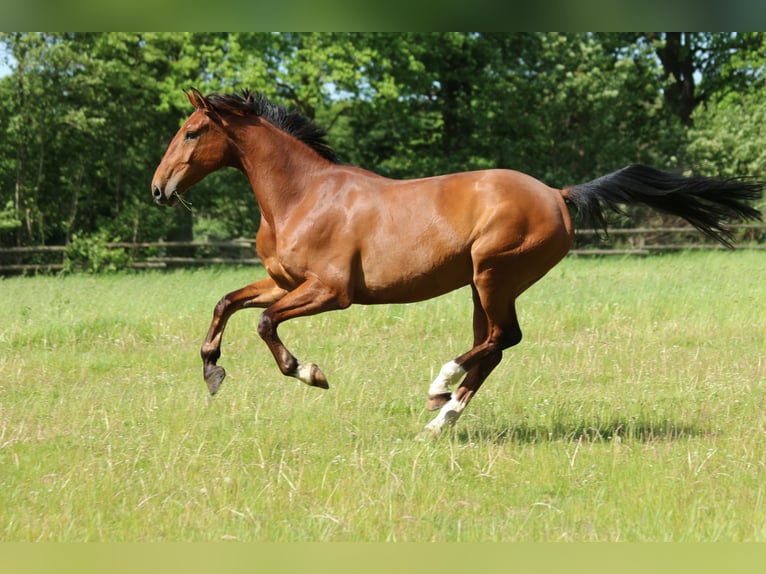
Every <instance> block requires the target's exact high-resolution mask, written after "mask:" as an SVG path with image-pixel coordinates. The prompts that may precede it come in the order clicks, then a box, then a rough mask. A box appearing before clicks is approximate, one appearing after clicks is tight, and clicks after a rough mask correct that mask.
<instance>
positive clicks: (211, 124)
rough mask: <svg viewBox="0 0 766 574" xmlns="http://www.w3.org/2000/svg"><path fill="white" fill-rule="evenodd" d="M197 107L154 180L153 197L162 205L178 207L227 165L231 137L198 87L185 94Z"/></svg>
mask: <svg viewBox="0 0 766 574" xmlns="http://www.w3.org/2000/svg"><path fill="white" fill-rule="evenodd" d="M184 93H185V94H186V97H187V98H188V99H189V102H190V103H191V104H192V105H193V106H194V107H195V111H194V113H193V114H192V115H191V116H189V119H187V120H186V122H185V123H184V125H183V126H182V127H181V129H180V130H178V133H176V135H175V137H173V140H172V141H171V142H170V145H169V146H168V149H167V151H166V152H165V156H164V157H163V158H162V161H161V162H160V165H159V166H158V167H157V171H155V172H154V178H152V196H153V197H154V201H155V202H156V203H157V204H159V205H175V204H176V203H178V202H179V201H180V199H181V194H183V193H185V192H186V191H187V190H188V189H189V188H190V187H191V186H192V185H194V184H195V183H197V182H199V181H200V180H202V179H203V178H204V177H205V176H206V175H208V174H209V173H211V172H214V171H216V170H217V169H219V168H221V167H223V166H225V165H228V160H229V149H230V145H229V138H228V137H227V135H226V133H225V131H224V130H223V127H222V125H221V122H220V119H219V118H218V114H217V112H216V111H215V110H214V109H213V108H212V106H211V105H210V103H209V102H208V100H207V99H206V98H205V97H204V96H203V95H202V94H201V93H200V92H199V91H198V90H196V89H195V88H192V89H191V91H190V92H186V91H185V90H184Z"/></svg>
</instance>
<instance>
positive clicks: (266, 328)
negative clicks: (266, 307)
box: [258, 312, 274, 341]
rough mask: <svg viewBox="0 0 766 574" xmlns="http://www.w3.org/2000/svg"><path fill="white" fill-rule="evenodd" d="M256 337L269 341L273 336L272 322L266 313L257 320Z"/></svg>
mask: <svg viewBox="0 0 766 574" xmlns="http://www.w3.org/2000/svg"><path fill="white" fill-rule="evenodd" d="M258 335H259V336H260V337H261V339H263V340H264V341H268V340H270V339H271V338H272V337H273V335H274V321H273V320H272V318H271V317H270V316H269V314H268V313H266V312H264V313H263V314H261V318H260V319H259V320H258Z"/></svg>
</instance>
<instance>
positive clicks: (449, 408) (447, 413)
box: [423, 398, 466, 436]
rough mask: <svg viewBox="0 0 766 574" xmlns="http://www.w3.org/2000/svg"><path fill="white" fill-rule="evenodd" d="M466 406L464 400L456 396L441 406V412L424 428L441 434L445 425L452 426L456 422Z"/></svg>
mask: <svg viewBox="0 0 766 574" xmlns="http://www.w3.org/2000/svg"><path fill="white" fill-rule="evenodd" d="M465 406H466V403H464V402H461V401H459V400H457V399H455V398H452V399H450V400H449V401H447V403H446V404H445V405H444V406H443V407H442V408H441V410H440V411H439V414H438V415H436V417H435V418H434V419H433V420H432V421H431V422H430V423H428V424H427V425H426V426H425V428H424V429H423V430H425V431H428V432H429V433H431V434H433V435H434V436H437V435H439V434H440V433H441V431H442V429H444V427H447V426H452V425H454V424H455V422H456V421H457V420H458V419H459V418H460V415H461V414H463V409H465Z"/></svg>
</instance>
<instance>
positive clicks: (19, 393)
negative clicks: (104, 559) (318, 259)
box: [0, 252, 766, 541]
mask: <svg viewBox="0 0 766 574" xmlns="http://www.w3.org/2000/svg"><path fill="white" fill-rule="evenodd" d="M260 273H261V271H258V270H256V271H254V270H252V269H226V270H201V271H179V272H172V273H165V274H161V273H156V274H155V273H145V274H134V275H116V276H87V275H83V276H70V277H39V278H12V279H6V280H0V298H1V300H2V302H3V304H2V307H0V323H1V324H2V328H1V330H0V372H2V374H3V377H2V379H1V380H0V540H3V541H26V540H33V541H36V540H49V541H161V540H169V541H173V540H184V541H207V540H210V541H220V540H242V541H432V540H433V541H666V540H667V541H724V540H726V541H766V503H765V502H764V497H765V496H766V361H765V360H764V355H765V351H766V343H765V341H766V254H764V253H757V252H734V253H720V252H718V253H694V254H680V255H668V256H655V257H649V258H645V259H586V258H569V259H567V260H565V261H563V262H562V263H561V264H560V265H559V266H558V267H556V268H554V270H553V271H551V273H550V274H549V275H548V276H547V277H546V278H544V279H543V280H542V281H541V282H540V283H539V284H538V285H536V286H534V287H533V288H532V289H531V290H530V291H529V292H528V293H526V294H525V295H524V296H523V297H522V298H521V299H520V300H519V311H520V317H521V323H522V328H523V330H524V335H525V338H524V341H522V343H521V344H520V345H519V346H518V347H516V348H514V349H512V350H510V351H508V352H506V354H505V359H504V361H503V363H501V365H500V366H499V367H498V369H497V370H496V371H495V372H494V373H493V374H492V376H491V377H490V378H489V379H488V381H487V383H486V384H485V385H484V387H482V390H481V392H480V393H479V394H478V395H477V398H476V399H475V400H474V401H473V402H472V403H471V405H470V407H469V408H468V410H467V411H466V413H465V414H464V416H463V418H462V419H461V420H460V421H459V423H458V425H457V427H456V428H455V429H454V430H453V431H451V432H450V433H448V434H447V435H445V436H443V437H442V438H441V439H439V440H437V441H429V442H425V443H422V442H417V441H415V440H413V439H414V437H415V435H416V434H417V432H418V431H419V430H420V428H421V427H422V425H423V424H425V423H426V422H427V421H428V420H430V418H431V417H432V416H433V413H429V412H427V411H425V409H424V404H425V396H426V391H427V387H428V384H429V382H430V381H431V379H432V378H433V377H434V376H435V375H436V373H437V372H438V369H439V367H440V366H441V364H442V363H444V362H445V361H447V360H449V359H451V358H453V357H454V356H456V355H458V354H460V353H461V352H463V351H465V350H466V349H467V348H468V344H469V341H470V339H471V329H470V323H471V321H470V308H471V305H470V292H469V291H467V290H461V291H458V292H455V293H452V294H449V295H447V296H445V297H442V298H439V299H436V300H432V301H428V302H424V303H420V304H416V305H408V306H402V305H393V306H382V307H352V308H351V309H349V310H346V311H342V312H335V313H328V314H324V315H319V316H316V317H310V318H305V319H298V320H295V321H294V322H290V323H286V324H285V325H283V326H282V328H281V330H280V333H281V335H282V338H283V340H284V341H285V343H286V344H287V346H288V347H289V348H290V349H291V350H293V351H294V352H295V354H296V355H297V356H298V357H299V358H301V359H305V360H307V361H314V362H316V363H317V364H319V365H320V366H321V367H322V369H323V370H324V372H325V374H326V375H327V377H328V380H329V382H330V389H329V390H328V391H322V390H319V389H313V388H308V387H306V386H304V385H302V384H301V383H299V382H298V381H296V380H294V379H288V378H285V377H283V376H282V375H281V374H280V373H279V370H278V369H277V367H276V365H275V364H274V361H273V359H272V358H271V356H270V354H269V353H268V351H267V349H266V347H265V345H264V344H263V343H262V342H261V341H260V339H259V338H258V336H257V334H256V332H255V326H256V324H257V319H258V312H257V311H243V312H241V313H240V314H237V315H235V316H234V318H233V319H232V320H231V322H230V325H229V329H228V331H227V333H226V335H225V337H224V345H223V355H222V358H221V361H220V364H221V365H223V366H225V367H226V368H227V370H228V373H229V376H228V378H227V379H226V381H225V382H224V385H223V387H222V388H221V391H220V392H219V394H218V395H217V396H216V397H215V398H214V399H213V398H210V397H209V396H208V393H207V389H206V386H205V383H204V381H203V380H202V377H201V363H200V360H199V356H198V349H199V345H200V343H201V340H202V338H203V336H204V334H205V332H206V330H207V326H208V323H209V319H210V317H211V313H212V308H213V306H214V305H215V303H216V302H217V301H218V299H219V298H220V296H221V295H223V294H224V293H225V292H227V291H229V290H232V289H234V288H237V287H239V286H241V285H243V284H245V283H247V282H249V281H251V280H253V279H254V278H255V276H256V275H258V274H260Z"/></svg>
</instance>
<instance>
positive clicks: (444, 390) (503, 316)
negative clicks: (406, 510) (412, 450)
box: [420, 278, 521, 437]
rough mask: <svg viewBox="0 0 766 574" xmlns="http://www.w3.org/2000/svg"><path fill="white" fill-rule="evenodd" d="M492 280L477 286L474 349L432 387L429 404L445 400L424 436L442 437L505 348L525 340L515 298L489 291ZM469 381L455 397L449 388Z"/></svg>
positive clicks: (446, 367)
mask: <svg viewBox="0 0 766 574" xmlns="http://www.w3.org/2000/svg"><path fill="white" fill-rule="evenodd" d="M490 284H492V282H491V281H486V282H485V281H482V280H481V278H477V281H476V282H475V283H474V339H475V344H474V347H473V349H471V350H470V351H468V352H467V353H465V354H463V355H461V356H460V357H458V358H457V359H455V360H454V361H450V362H449V363H447V364H445V365H444V366H443V367H442V369H441V371H440V372H439V376H438V377H437V378H436V379H435V380H434V382H433V383H432V384H431V387H430V388H429V405H432V404H434V403H435V402H436V400H438V399H442V398H443V399H444V401H443V405H442V407H441V409H440V410H439V413H438V414H437V415H436V417H435V418H434V419H433V420H432V421H431V422H429V423H428V424H427V425H426V426H425V428H424V429H423V431H422V432H421V434H420V437H427V436H438V435H439V434H441V432H442V430H443V429H444V428H445V427H448V426H451V425H453V424H454V423H455V422H456V421H457V419H459V418H460V415H461V414H462V412H463V410H464V409H465V407H466V406H467V405H468V403H469V402H470V401H471V399H472V398H473V396H474V395H475V394H476V392H477V391H478V390H479V387H480V386H481V385H482V383H483V382H484V381H485V380H486V378H487V377H488V376H489V374H490V373H491V372H492V371H493V369H494V368H495V367H496V366H497V365H498V364H499V363H500V360H501V359H502V353H503V349H507V348H508V347H511V346H513V345H516V344H518V343H519V342H520V341H521V328H520V327H519V323H518V318H517V316H516V309H515V305H514V298H513V297H511V296H509V295H508V294H495V293H492V292H490V291H489V290H488V289H486V285H490ZM463 375H465V379H464V380H463V382H462V383H461V384H460V386H459V387H458V389H457V390H456V391H455V393H454V394H448V393H449V385H450V384H452V383H456V382H457V381H458V380H460V378H462V376H463Z"/></svg>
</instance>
